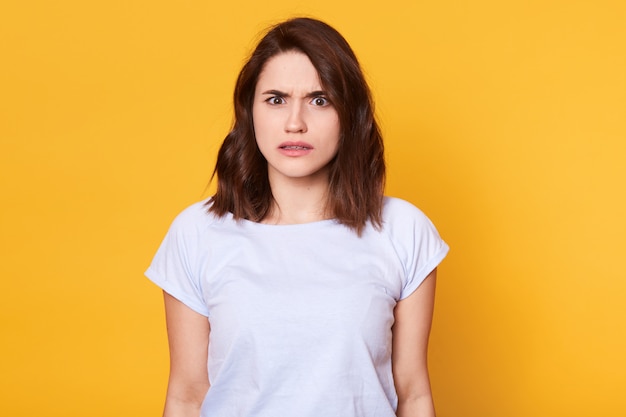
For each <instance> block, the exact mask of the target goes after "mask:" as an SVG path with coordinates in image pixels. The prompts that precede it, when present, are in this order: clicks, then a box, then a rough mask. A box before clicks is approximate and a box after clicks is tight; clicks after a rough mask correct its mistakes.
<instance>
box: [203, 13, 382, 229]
mask: <svg viewBox="0 0 626 417" xmlns="http://www.w3.org/2000/svg"><path fill="white" fill-rule="evenodd" d="M290 51H297V52H301V53H304V54H305V55H306V56H308V57H309V60H310V61H311V63H312V64H313V66H314V67H315V69H316V70H317V73H318V75H319V78H320V82H321V85H322V88H323V89H324V91H325V92H326V94H327V96H328V98H329V100H330V101H331V103H332V104H333V106H334V107H335V109H336V111H337V114H338V116H339V123H340V137H339V145H338V151H337V155H336V156H335V158H334V159H333V160H332V161H331V162H330V163H329V192H328V203H327V204H328V205H327V209H328V211H329V213H331V214H332V215H333V217H334V218H335V219H336V220H337V221H339V222H340V223H342V224H344V225H346V226H348V227H349V228H351V229H353V230H354V231H356V232H357V233H358V234H359V235H360V234H361V232H362V231H363V228H364V227H365V225H366V223H367V222H368V221H371V222H372V223H373V225H374V226H375V227H377V228H380V227H381V225H382V203H383V192H384V185H385V161H384V147H383V141H382V135H381V133H380V128H379V126H378V124H377V123H376V120H375V117H374V106H373V100H372V96H371V92H370V89H369V87H368V85H367V83H366V81H365V77H364V76H363V72H362V71H361V67H360V65H359V63H358V60H357V58H356V56H355V54H354V52H353V51H352V49H351V48H350V45H349V44H348V42H347V41H346V40H345V39H344V38H343V36H341V34H340V33H339V32H337V31H336V30H335V29H334V28H332V27H331V26H329V25H328V24H326V23H324V22H321V21H319V20H316V19H311V18H295V19H290V20H287V21H285V22H282V23H280V24H278V25H276V26H274V27H272V28H270V30H269V31H268V32H267V33H266V34H265V36H264V37H263V38H262V39H261V41H260V42H259V43H258V45H257V46H256V48H255V49H254V51H253V52H252V54H251V56H250V57H249V59H248V60H247V62H246V63H245V64H244V66H243V68H242V69H241V72H240V73H239V77H238V78H237V83H236V85H235V91H234V107H235V117H234V122H233V127H232V129H231V131H230V132H229V133H228V135H227V136H226V138H225V139H224V142H223V144H222V146H221V148H220V150H219V153H218V156H217V162H216V165H215V170H214V171H213V176H215V175H217V179H218V182H217V192H216V194H215V195H214V196H213V197H212V198H211V199H210V200H209V202H208V203H207V206H208V207H209V212H212V213H214V214H216V215H217V216H220V217H221V216H223V215H225V214H226V213H232V215H233V217H234V218H235V219H247V220H252V221H257V222H258V221H262V220H263V219H264V218H265V217H266V216H267V215H268V214H269V212H270V210H271V208H272V204H273V202H274V200H273V196H272V190H271V188H270V184H269V179H268V174H267V161H266V160H265V158H264V157H263V155H262V154H261V152H260V151H259V149H258V147H257V144H256V139H255V135H254V126H253V120H252V104H253V99H254V93H255V88H256V83H257V80H258V78H259V75H260V73H261V71H262V70H263V68H264V65H265V63H266V62H267V61H268V60H269V59H270V58H272V57H274V56H276V55H278V54H281V53H285V52H290Z"/></svg>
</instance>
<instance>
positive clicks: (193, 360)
mask: <svg viewBox="0 0 626 417" xmlns="http://www.w3.org/2000/svg"><path fill="white" fill-rule="evenodd" d="M163 294H164V297H165V317H166V323H167V337H168V341H169V348H170V376H169V381H168V386H167V396H166V399H165V410H164V411H163V417H191V416H199V415H200V406H201V405H202V400H203V399H204V396H205V395H206V392H207V391H208V389H209V375H208V372H207V355H208V347H209V331H210V326H209V321H208V320H207V318H206V317H204V316H203V315H201V314H198V313H196V312H195V311H193V310H191V309H190V308H189V307H187V306H186V305H184V304H183V303H181V302H180V301H178V300H177V299H175V298H174V297H172V296H171V295H169V294H168V293H166V292H163Z"/></svg>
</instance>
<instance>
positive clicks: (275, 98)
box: [265, 96, 330, 107]
mask: <svg viewBox="0 0 626 417" xmlns="http://www.w3.org/2000/svg"><path fill="white" fill-rule="evenodd" d="M278 100H279V101H280V102H279V103H277V102H276V101H278ZM317 100H323V101H324V103H323V104H315V102H316V101H317ZM265 102H266V103H269V104H271V105H273V106H278V105H280V104H285V99H284V98H283V97H281V96H272V97H269V98H267V99H266V100H265ZM310 103H312V104H314V105H315V106H317V107H325V106H328V105H329V104H330V101H329V100H328V99H327V98H326V97H324V96H316V97H313V98H312V99H311V101H310Z"/></svg>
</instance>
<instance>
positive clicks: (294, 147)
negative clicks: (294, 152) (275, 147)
mask: <svg viewBox="0 0 626 417" xmlns="http://www.w3.org/2000/svg"><path fill="white" fill-rule="evenodd" d="M284 148H285V149H307V148H305V147H304V146H297V145H290V146H284Z"/></svg>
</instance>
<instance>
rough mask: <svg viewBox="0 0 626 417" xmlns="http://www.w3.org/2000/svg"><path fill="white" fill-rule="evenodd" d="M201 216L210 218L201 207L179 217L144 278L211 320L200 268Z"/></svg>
mask: <svg viewBox="0 0 626 417" xmlns="http://www.w3.org/2000/svg"><path fill="white" fill-rule="evenodd" d="M199 214H201V215H204V216H207V214H206V212H204V210H203V208H202V206H201V205H200V204H199V203H198V204H195V205H194V206H191V207H189V208H188V209H186V210H185V211H183V212H182V213H181V214H179V215H178V216H177V217H176V219H175V220H174V222H172V225H171V226H170V229H169V230H168V232H167V234H166V235H165V238H164V239H163V242H162V243H161V245H160V247H159V249H158V250H157V252H156V254H155V256H154V258H153V259H152V263H151V264H150V266H149V268H148V270H147V271H146V273H145V274H146V276H147V277H148V278H149V279H150V280H151V281H152V282H154V283H155V284H156V285H157V286H159V287H160V288H161V289H163V290H164V291H165V292H167V293H168V294H170V295H171V296H173V297H174V298H176V299H177V300H179V301H181V302H182V303H183V304H185V305H186V306H187V307H189V308H191V309H192V310H194V311H195V312H197V313H199V314H202V315H203V316H207V317H208V315H209V311H208V308H207V306H206V303H205V302H204V299H203V296H202V283H201V280H200V276H199V275H200V274H199V270H200V269H199V268H198V265H197V263H198V255H199V241H200V234H199V224H198V223H199V220H201V219H202V218H201V217H199Z"/></svg>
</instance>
